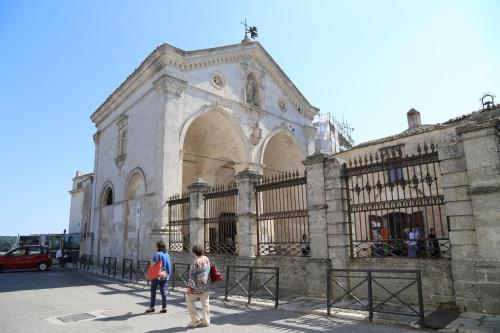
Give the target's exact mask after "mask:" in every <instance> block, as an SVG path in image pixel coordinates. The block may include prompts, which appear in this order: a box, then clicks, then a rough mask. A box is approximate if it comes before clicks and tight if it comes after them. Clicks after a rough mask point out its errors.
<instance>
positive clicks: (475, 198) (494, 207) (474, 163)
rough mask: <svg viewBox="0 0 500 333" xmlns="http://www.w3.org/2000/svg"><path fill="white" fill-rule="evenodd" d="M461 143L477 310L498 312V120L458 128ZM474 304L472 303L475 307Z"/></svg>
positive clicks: (499, 150)
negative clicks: (472, 228)
mask: <svg viewBox="0 0 500 333" xmlns="http://www.w3.org/2000/svg"><path fill="white" fill-rule="evenodd" d="M457 135H458V137H459V141H461V142H462V144H463V150H464V155H465V163H466V165H467V176H468V180H469V188H468V194H469V196H470V199H471V200H470V204H471V211H472V214H473V223H474V226H475V233H474V236H472V235H471V237H474V239H475V240H476V241H477V252H475V253H474V255H473V258H474V259H475V260H476V263H475V266H476V267H475V269H474V271H475V272H476V281H475V282H476V283H475V291H476V298H477V299H478V301H479V303H480V307H479V308H474V309H476V310H480V311H486V312H488V313H494V314H498V313H500V258H499V253H500V223H499V221H500V120H499V119H497V118H492V119H491V118H490V119H484V120H477V121H476V122H471V123H467V124H465V125H463V126H461V127H458V128H457ZM474 305H475V304H474Z"/></svg>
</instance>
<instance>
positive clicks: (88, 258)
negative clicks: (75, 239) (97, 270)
mask: <svg viewBox="0 0 500 333" xmlns="http://www.w3.org/2000/svg"><path fill="white" fill-rule="evenodd" d="M90 266H92V255H91V254H84V255H82V256H81V257H80V269H82V268H83V269H87V270H89V269H90Z"/></svg>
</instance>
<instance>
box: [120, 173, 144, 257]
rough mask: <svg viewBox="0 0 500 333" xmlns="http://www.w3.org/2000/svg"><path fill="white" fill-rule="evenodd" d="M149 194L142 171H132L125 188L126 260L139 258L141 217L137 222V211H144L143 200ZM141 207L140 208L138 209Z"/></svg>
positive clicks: (124, 226) (124, 247)
mask: <svg viewBox="0 0 500 333" xmlns="http://www.w3.org/2000/svg"><path fill="white" fill-rule="evenodd" d="M146 194H147V190H146V178H145V176H144V173H143V172H142V170H140V169H135V170H134V171H132V173H131V175H130V176H129V179H128V181H127V186H126V188H125V195H124V198H125V200H124V203H123V255H124V257H125V258H134V259H135V258H138V256H139V252H138V251H139V245H140V244H139V243H138V242H139V237H140V232H141V230H140V228H141V225H140V215H139V220H137V219H138V218H137V215H136V211H137V209H139V210H140V209H142V206H143V202H142V201H143V199H144V197H145V196H146ZM138 207H139V208H138Z"/></svg>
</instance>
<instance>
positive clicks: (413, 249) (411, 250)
mask: <svg viewBox="0 0 500 333" xmlns="http://www.w3.org/2000/svg"><path fill="white" fill-rule="evenodd" d="M416 256H417V246H416V245H408V257H416Z"/></svg>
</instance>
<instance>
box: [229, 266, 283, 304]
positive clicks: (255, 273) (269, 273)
mask: <svg viewBox="0 0 500 333" xmlns="http://www.w3.org/2000/svg"><path fill="white" fill-rule="evenodd" d="M225 278H226V287H225V293H224V299H225V300H226V301H227V300H228V296H229V293H230V292H233V293H234V294H238V292H239V294H242V295H243V296H246V297H248V304H250V303H251V301H252V297H255V296H259V297H269V296H271V297H272V299H273V300H274V308H275V309H277V308H278V300H279V268H278V267H258V266H227V270H226V276H225ZM272 282H274V284H271V283H272Z"/></svg>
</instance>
